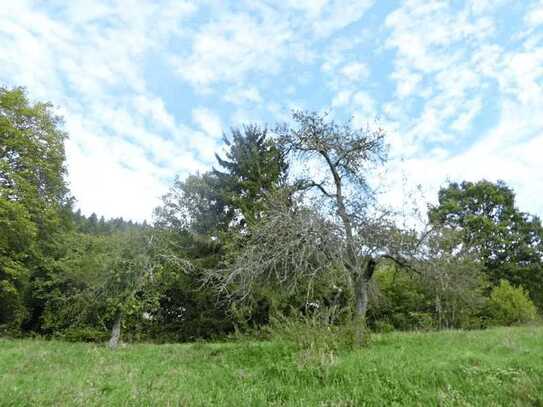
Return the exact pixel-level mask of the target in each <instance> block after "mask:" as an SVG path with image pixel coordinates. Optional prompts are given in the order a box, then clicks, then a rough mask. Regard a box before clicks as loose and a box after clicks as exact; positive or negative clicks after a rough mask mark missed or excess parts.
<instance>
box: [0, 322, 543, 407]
mask: <svg viewBox="0 0 543 407" xmlns="http://www.w3.org/2000/svg"><path fill="white" fill-rule="evenodd" d="M36 404H38V405H190V406H192V405H195V406H197V405H232V406H243V405H251V406H253V405H299V406H308V405H309V406H310V405H327V406H332V405H343V406H347V405H356V406H358V405H424V406H428V405H485V406H487V405H504V406H511V405H543V328H541V327H525V328H500V329H493V330H488V331H472V332H460V331H451V332H439V333H405V334H404V333H392V334H386V335H380V336H374V337H373V340H372V344H371V345H370V346H369V347H368V348H364V349H360V350H357V351H345V352H340V353H339V354H330V353H325V352H324V353H319V352H307V351H296V349H294V348H293V346H289V345H285V344H281V343H279V342H271V343H270V342H260V343H255V342H239V343H226V344H180V345H150V344H134V345H128V346H126V347H124V348H122V349H119V350H118V351H116V352H111V351H109V350H108V349H106V348H105V347H102V346H95V345H88V344H71V343H63V342H54V341H53V342H46V341H37V340H13V341H11V340H0V405H2V406H3V405H16V406H23V405H36Z"/></svg>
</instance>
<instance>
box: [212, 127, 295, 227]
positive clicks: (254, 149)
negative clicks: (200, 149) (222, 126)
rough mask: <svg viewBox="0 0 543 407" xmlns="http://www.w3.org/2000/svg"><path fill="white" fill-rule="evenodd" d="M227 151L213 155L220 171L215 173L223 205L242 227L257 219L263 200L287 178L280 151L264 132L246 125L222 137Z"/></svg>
mask: <svg viewBox="0 0 543 407" xmlns="http://www.w3.org/2000/svg"><path fill="white" fill-rule="evenodd" d="M224 140H225V144H226V147H227V151H226V153H225V156H224V157H221V156H220V155H218V154H217V155H216V158H217V162H218V165H219V167H221V169H214V170H213V174H214V175H215V176H216V177H217V178H218V180H219V185H220V188H221V193H222V196H223V197H224V199H225V200H226V202H227V203H228V204H229V205H230V206H231V207H233V208H235V209H236V210H237V211H239V215H240V219H239V223H240V225H241V226H244V225H245V224H247V223H254V222H257V221H258V220H259V219H260V216H261V214H262V211H263V210H264V201H265V199H266V196H267V195H268V194H270V193H272V192H273V191H275V190H277V188H279V187H280V186H281V185H282V184H283V182H284V181H285V177H286V174H287V167H288V166H287V164H286V162H285V160H284V156H283V153H282V151H281V150H280V149H279V148H277V145H276V144H275V143H274V141H273V140H272V139H271V138H270V135H269V132H268V130H267V129H266V128H262V127H259V126H257V125H247V126H244V127H242V129H239V128H234V129H232V132H231V136H230V138H228V137H226V136H225V137H224Z"/></svg>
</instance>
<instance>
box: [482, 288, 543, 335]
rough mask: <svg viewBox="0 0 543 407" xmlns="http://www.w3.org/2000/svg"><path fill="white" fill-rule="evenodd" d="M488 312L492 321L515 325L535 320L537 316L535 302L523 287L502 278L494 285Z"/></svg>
mask: <svg viewBox="0 0 543 407" xmlns="http://www.w3.org/2000/svg"><path fill="white" fill-rule="evenodd" d="M488 314H489V316H490V318H491V323H494V324H496V325H513V324H519V323H525V322H529V321H533V320H535V319H536V318H537V311H536V307H535V305H534V303H533V302H532V300H531V299H530V297H528V293H527V292H526V291H525V290H524V289H523V288H522V287H513V286H512V285H511V284H510V283H509V282H508V281H506V280H501V281H500V285H498V286H496V287H494V288H493V289H492V292H491V293H490V299H489V301H488Z"/></svg>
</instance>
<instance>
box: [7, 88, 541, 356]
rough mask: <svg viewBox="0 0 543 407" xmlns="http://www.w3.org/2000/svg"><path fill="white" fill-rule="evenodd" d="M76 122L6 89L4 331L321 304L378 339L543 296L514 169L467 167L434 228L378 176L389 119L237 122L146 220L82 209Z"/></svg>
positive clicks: (239, 319) (92, 329) (325, 312)
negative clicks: (73, 191)
mask: <svg viewBox="0 0 543 407" xmlns="http://www.w3.org/2000/svg"><path fill="white" fill-rule="evenodd" d="M61 124H62V123H61V119H60V118H58V117H55V116H54V115H53V113H52V109H51V106H50V105H49V104H47V103H36V104H32V103H30V102H29V100H28V98H27V96H26V95H25V92H24V90H22V89H18V88H17V89H5V88H2V89H0V332H1V333H3V334H6V335H33V334H39V335H46V336H55V337H62V338H65V339H71V340H93V341H101V340H106V339H110V340H111V344H112V345H113V346H114V345H115V344H116V342H117V341H118V340H119V338H120V335H121V332H122V333H123V335H124V336H125V337H127V338H131V339H133V340H138V339H146V340H149V339H152V340H159V341H188V340H195V339H199V338H204V339H207V338H220V337H224V336H226V335H228V334H231V333H232V332H234V331H250V330H252V331H253V332H254V331H258V330H259V329H261V328H262V327H265V326H267V324H269V323H270V321H271V320H277V318H313V319H318V321H319V323H323V324H329V325H334V326H338V325H347V324H353V326H355V327H356V330H357V336H358V337H359V339H362V338H363V335H364V327H366V326H369V327H370V328H371V329H374V330H381V331H383V330H394V329H402V330H407V329H441V328H482V327H486V326H489V325H495V324H514V323H522V322H527V321H530V320H534V319H536V318H537V310H538V309H539V310H541V307H543V229H542V226H541V222H540V220H539V218H537V217H536V216H533V215H529V214H527V213H524V212H521V211H520V210H519V209H518V208H517V207H516V205H515V195H514V192H513V190H512V189H511V188H509V187H508V186H507V185H506V184H505V183H503V182H497V183H492V182H488V181H480V182H474V183H472V182H461V183H450V184H449V185H447V186H446V187H444V188H442V189H441V190H440V192H439V197H438V203H437V205H434V206H431V207H430V208H429V210H428V214H427V216H426V215H425V218H426V226H425V227H424V228H417V229H414V228H407V227H405V226H402V225H403V224H404V223H403V222H402V221H401V212H400V213H398V212H395V211H392V210H390V209H388V208H384V207H382V205H380V203H379V195H378V194H377V193H376V192H375V190H374V188H372V186H373V185H374V183H375V180H374V178H373V176H372V174H373V169H374V168H375V167H378V166H380V165H382V164H383V163H385V162H386V160H387V156H386V150H387V148H386V135H385V134H384V132H383V131H382V130H381V129H378V128H375V129H372V128H369V127H368V128H364V129H355V128H353V127H352V126H351V124H350V123H348V122H347V123H341V124H337V123H334V122H333V121H332V120H330V119H329V118H328V117H326V116H325V115H319V114H316V113H307V112H295V113H294V114H293V118H292V122H291V124H290V125H278V126H276V127H275V128H273V129H266V128H262V127H259V126H256V125H250V126H244V127H242V128H239V129H234V130H232V131H231V132H230V134H228V135H227V136H225V142H226V147H227V148H226V153H225V155H224V156H220V155H217V160H216V165H215V167H214V168H210V170H209V171H208V172H205V173H196V174H192V175H189V176H188V177H187V178H186V179H184V180H181V179H177V180H176V181H175V182H174V184H173V185H172V187H171V189H170V191H169V192H168V193H167V194H166V195H165V196H164V197H163V202H162V205H161V206H160V207H158V208H157V209H156V210H155V213H154V218H153V223H152V224H147V223H143V224H137V223H133V222H131V221H124V220H123V219H122V218H120V219H111V220H105V219H104V218H100V219H99V218H98V217H97V216H96V215H95V214H93V215H91V216H90V217H85V216H83V215H82V214H81V213H80V212H79V211H78V212H75V211H74V210H73V198H72V197H71V195H70V192H69V190H68V188H67V186H66V182H65V177H66V170H65V154H64V140H65V138H66V134H65V133H64V132H63V131H62V127H61ZM309 168H317V171H308V169H309ZM315 174H316V175H315ZM403 209H405V208H403Z"/></svg>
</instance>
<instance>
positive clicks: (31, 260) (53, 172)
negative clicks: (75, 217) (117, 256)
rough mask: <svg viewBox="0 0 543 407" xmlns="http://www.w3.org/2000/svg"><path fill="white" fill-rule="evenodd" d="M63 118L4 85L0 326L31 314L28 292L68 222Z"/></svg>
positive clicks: (0, 102) (0, 95) (0, 104)
mask: <svg viewBox="0 0 543 407" xmlns="http://www.w3.org/2000/svg"><path fill="white" fill-rule="evenodd" d="M61 124H62V122H61V119H60V118H59V117H57V116H55V115H54V113H53V111H52V107H51V105H50V104H48V103H31V102H30V100H29V99H28V97H27V96H26V94H25V92H24V90H23V89H21V88H15V89H11V90H10V89H6V88H0V226H1V227H0V309H2V311H1V312H0V326H1V325H3V324H10V325H11V326H12V327H15V328H16V326H18V325H19V324H20V323H21V321H22V320H23V319H25V318H26V317H28V315H27V313H26V310H25V307H24V304H23V297H24V292H25V291H26V289H27V288H28V286H29V285H28V284H29V281H31V280H32V279H33V277H34V275H35V274H36V273H40V272H43V269H44V268H45V267H46V265H47V264H48V261H47V260H46V259H47V258H51V257H54V256H55V255H56V251H57V241H56V235H57V234H58V233H59V232H60V231H61V230H62V229H63V227H64V226H65V225H66V224H67V219H66V218H67V214H68V211H69V207H70V197H69V195H68V189H67V186H66V183H65V179H64V176H65V167H64V165H65V155H64V144H63V143H64V139H65V137H66V135H65V133H64V132H63V131H62V129H61ZM40 270H41V271H40ZM30 297H31V296H30Z"/></svg>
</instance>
